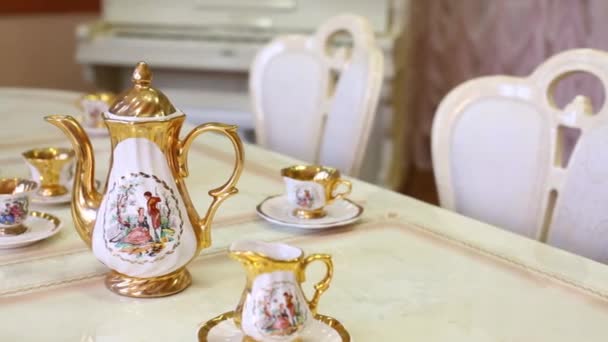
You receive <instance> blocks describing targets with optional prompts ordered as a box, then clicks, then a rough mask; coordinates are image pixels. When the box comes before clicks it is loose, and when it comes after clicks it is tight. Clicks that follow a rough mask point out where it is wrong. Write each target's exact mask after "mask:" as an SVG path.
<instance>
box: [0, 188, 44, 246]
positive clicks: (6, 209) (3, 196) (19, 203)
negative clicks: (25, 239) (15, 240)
mask: <svg viewBox="0 0 608 342" xmlns="http://www.w3.org/2000/svg"><path fill="white" fill-rule="evenodd" d="M37 187H38V184H36V182H34V181H32V180H29V179H22V178H2V179H0V236H7V235H18V234H22V233H24V232H25V231H26V228H25V227H24V226H23V225H22V223H23V221H25V219H26V218H27V213H28V208H29V196H30V195H31V193H32V192H34V191H35V190H36V188H37Z"/></svg>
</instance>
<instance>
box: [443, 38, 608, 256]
mask: <svg viewBox="0 0 608 342" xmlns="http://www.w3.org/2000/svg"><path fill="white" fill-rule="evenodd" d="M574 72H586V73H589V74H592V75H594V76H596V77H597V78H598V79H599V80H600V82H601V84H602V86H603V88H604V93H606V92H608V54H607V53H604V52H601V51H595V50H589V49H580V50H570V51H566V52H563V53H561V54H558V55H556V56H554V57H552V58H550V59H549V60H547V61H546V62H545V63H543V64H542V65H541V66H539V67H538V68H537V69H536V70H535V71H534V72H533V73H532V74H531V75H530V76H529V77H526V78H516V77H507V76H493V77H482V78H478V79H474V80H471V81H469V82H465V83H464V84H462V85H460V86H459V87H457V88H455V89H454V90H452V91H451V92H450V93H449V94H448V95H447V96H446V97H445V98H444V100H443V101H442V102H441V104H440V106H439V108H438V110H437V113H436V117H435V121H434V125H433V133H432V152H433V164H434V169H435V175H436V182H437V187H438V191H439V198H440V201H441V205H442V206H443V207H445V208H448V209H452V210H455V211H457V212H459V213H462V214H464V215H467V216H471V217H474V218H476V219H479V220H482V221H486V222H489V223H492V224H495V225H498V226H500V227H503V228H505V229H508V230H511V231H513V232H516V233H519V234H522V235H525V236H528V237H531V238H535V239H538V240H540V241H546V242H548V243H549V244H551V245H555V246H557V247H560V248H563V249H566V250H569V251H571V252H574V253H577V254H581V255H584V256H587V257H589V258H591V259H595V260H598V261H601V262H608V210H607V209H606V208H608V106H607V105H606V104H604V105H603V106H602V107H601V108H599V110H598V111H597V113H596V114H592V110H591V104H590V100H589V99H588V98H586V97H584V96H577V97H576V98H574V99H573V100H572V101H571V102H570V104H568V105H567V106H565V107H564V108H563V109H560V108H558V106H557V105H556V104H555V101H554V97H553V94H554V90H555V87H556V84H557V83H558V82H559V81H560V80H561V79H563V78H564V77H565V76H567V75H570V74H572V73H574ZM568 129H569V130H575V131H579V130H580V131H579V132H580V136H579V138H578V140H577V142H576V145H575V146H574V149H573V150H572V152H571V155H570V159H569V161H568V162H566V160H565V159H564V157H563V156H564V153H563V150H564V141H565V139H564V136H565V134H564V132H565V130H568Z"/></svg>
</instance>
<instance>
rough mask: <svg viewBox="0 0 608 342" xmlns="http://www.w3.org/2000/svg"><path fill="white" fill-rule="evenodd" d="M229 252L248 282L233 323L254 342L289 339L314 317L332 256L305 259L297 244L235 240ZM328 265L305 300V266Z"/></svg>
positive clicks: (297, 333) (324, 255)
mask: <svg viewBox="0 0 608 342" xmlns="http://www.w3.org/2000/svg"><path fill="white" fill-rule="evenodd" d="M230 256H231V257H232V258H234V259H236V260H238V261H240V262H241V263H242V264H243V266H244V267H245V270H246V273H247V284H246V286H245V290H244V291H243V294H242V296H241V300H240V302H239V304H238V305H237V308H236V310H235V315H234V321H235V324H236V325H237V326H238V327H239V328H240V329H241V330H242V331H243V333H244V334H245V335H246V336H247V337H249V338H252V339H254V340H256V341H293V340H296V339H297V338H298V336H299V334H300V333H301V332H302V331H303V330H304V329H306V327H307V326H308V324H309V323H310V322H311V321H312V320H313V319H314V315H316V313H317V312H316V311H317V305H318V303H319V299H320V297H321V295H322V294H323V292H325V291H326V290H327V289H328V288H329V283H330V282H331V278H332V275H333V263H332V259H331V256H329V255H327V254H311V255H309V256H307V257H305V256H304V252H303V251H302V250H301V249H299V248H296V247H292V246H289V245H286V244H282V243H266V242H258V241H245V240H244V241H236V242H234V243H233V244H232V245H231V246H230ZM317 260H319V261H322V262H323V263H325V265H326V266H327V272H326V275H325V277H324V278H323V280H321V281H320V282H319V283H317V284H316V285H315V287H314V288H315V293H314V295H313V297H312V299H311V300H307V299H306V297H305V295H304V292H303V291H302V287H301V283H303V282H304V280H305V271H306V267H307V266H308V265H309V264H310V263H311V262H313V261H317Z"/></svg>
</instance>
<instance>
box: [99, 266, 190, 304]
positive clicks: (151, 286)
mask: <svg viewBox="0 0 608 342" xmlns="http://www.w3.org/2000/svg"><path fill="white" fill-rule="evenodd" d="M105 283H106V287H107V288H108V289H109V290H110V291H112V292H114V293H117V294H119V295H121V296H126V297H135V298H155V297H165V296H170V295H172V294H176V293H178V292H181V291H183V290H185V289H186V288H187V287H188V286H190V284H191V283H192V277H191V276H190V272H188V270H187V269H186V268H181V269H179V270H177V271H175V272H173V273H169V274H167V275H164V276H160V277H154V278H135V277H129V276H127V275H124V274H121V273H118V272H116V271H111V272H110V273H108V274H107V275H106V280H105Z"/></svg>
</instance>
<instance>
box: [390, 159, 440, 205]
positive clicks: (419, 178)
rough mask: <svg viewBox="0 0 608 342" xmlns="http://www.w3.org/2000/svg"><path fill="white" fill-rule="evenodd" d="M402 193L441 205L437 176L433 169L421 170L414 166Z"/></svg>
mask: <svg viewBox="0 0 608 342" xmlns="http://www.w3.org/2000/svg"><path fill="white" fill-rule="evenodd" d="M400 192H401V193H403V194H406V195H408V196H412V197H414V198H417V199H419V200H421V201H424V202H427V203H430V204H434V205H439V198H438V196H437V188H436V187H435V178H434V176H433V171H432V170H420V169H417V168H415V167H412V169H411V170H410V174H409V176H408V180H407V182H406V184H405V185H404V186H403V187H402V188H401V191H400Z"/></svg>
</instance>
